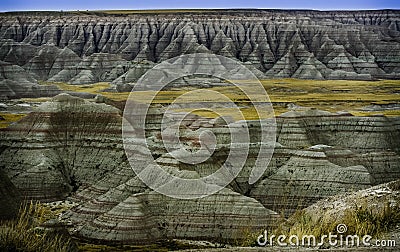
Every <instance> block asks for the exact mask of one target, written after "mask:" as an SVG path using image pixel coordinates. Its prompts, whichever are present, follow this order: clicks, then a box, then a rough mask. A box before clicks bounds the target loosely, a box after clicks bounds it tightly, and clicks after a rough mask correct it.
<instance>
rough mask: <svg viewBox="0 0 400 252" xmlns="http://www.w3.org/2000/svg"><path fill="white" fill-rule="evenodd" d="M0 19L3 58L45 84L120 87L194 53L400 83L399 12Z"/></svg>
mask: <svg viewBox="0 0 400 252" xmlns="http://www.w3.org/2000/svg"><path fill="white" fill-rule="evenodd" d="M0 20H1V26H0V60H3V61H6V62H10V63H12V64H15V65H19V66H22V67H24V68H25V69H26V70H28V71H30V72H32V73H33V74H35V75H36V77H37V79H39V80H47V79H50V80H51V81H66V82H70V83H92V82H97V81H113V80H116V79H118V78H119V77H122V76H124V75H130V73H129V70H130V69H131V66H129V64H128V65H127V62H124V61H123V60H122V59H124V60H125V61H135V62H141V61H143V60H146V61H151V62H160V61H163V60H165V59H168V58H171V57H175V56H178V55H181V54H185V53H195V52H209V53H216V54H220V55H223V56H226V57H231V58H236V59H238V60H240V61H242V62H247V63H248V64H251V66H252V67H254V68H256V69H258V70H260V71H261V72H263V73H264V74H265V76H266V77H268V78H276V77H295V78H310V79H338V78H340V79H371V78H398V77H399V72H400V63H399V59H398V57H397V55H399V54H400V30H399V29H400V28H399V27H400V25H399V23H400V12H399V11H395V10H382V11H359V12H348V11H331V12H319V11H281V10H247V11H246V10H225V11H212V10H210V11H208V12H201V13H185V12H181V13H179V14H173V13H170V14H168V13H163V14H151V13H149V14H134V15H133V14H132V15H128V14H126V15H123V14H120V15H110V14H106V13H96V12H87V13H79V15H78V14H72V13H68V12H67V13H57V12H54V13H51V12H46V13H40V12H39V13H33V14H30V13H5V14H2V15H1V16H0ZM107 55H108V56H107ZM111 55H115V56H111ZM94 62H97V66H104V67H105V69H104V71H103V74H98V73H95V72H93V69H94V66H93V63H94ZM63 70H65V71H67V72H65V71H63ZM139 72H140V71H139ZM57 74H58V75H57ZM128 79H129V78H128ZM135 79H137V78H133V79H130V80H131V81H134V80H135ZM121 80H122V79H119V82H121ZM126 82H128V81H126Z"/></svg>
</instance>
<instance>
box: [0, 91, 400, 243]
mask: <svg viewBox="0 0 400 252" xmlns="http://www.w3.org/2000/svg"><path fill="white" fill-rule="evenodd" d="M165 109H166V108H165V107H164V108H163V107H162V106H155V107H152V108H151V109H150V111H149V113H148V117H147V118H146V141H147V145H148V148H149V149H150V150H151V153H152V154H154V159H155V161H156V162H157V164H159V165H160V167H161V168H162V169H164V170H165V171H168V172H170V173H171V174H174V175H177V176H182V177H185V178H198V177H204V176H207V175H209V174H211V173H213V172H215V171H216V170H217V169H219V168H220V165H221V164H222V163H223V162H225V160H226V159H227V156H228V153H229V150H228V149H227V147H226V145H227V143H229V142H230V137H229V136H230V128H229V127H228V124H229V126H230V127H231V128H232V127H233V128H235V127H241V125H243V124H248V126H249V131H250V134H251V136H252V137H251V138H250V140H251V146H250V148H249V154H248V156H247V159H246V162H245V164H244V166H243V169H242V170H241V172H240V173H239V174H238V176H237V177H236V178H235V179H234V180H233V181H232V182H231V183H230V184H229V185H228V186H227V187H226V188H224V189H223V190H221V191H219V192H217V193H215V194H213V195H211V196H208V197H204V198H201V199H192V200H178V199H174V198H170V197H166V196H164V195H161V194H159V193H157V192H155V191H153V190H152V189H150V188H149V187H148V186H147V185H145V184H144V183H143V182H142V181H141V180H140V178H139V177H138V176H136V175H135V173H134V171H133V170H132V168H131V167H130V165H129V163H128V157H127V156H126V154H125V153H126V152H127V153H129V152H130V151H137V152H139V153H141V148H140V147H141V145H143V142H142V141H137V142H135V141H133V142H132V143H131V144H130V145H129V148H128V149H124V147H123V141H122V138H121V120H122V117H121V116H120V114H119V111H118V110H117V109H116V108H114V107H112V106H109V105H105V104H101V103H100V104H95V103H93V102H90V101H88V100H84V99H82V98H77V97H73V96H70V95H67V94H61V95H58V96H56V97H54V98H53V99H52V100H51V101H48V102H46V103H43V104H42V105H41V106H39V107H38V109H37V110H35V112H32V113H31V114H29V115H28V116H27V117H25V118H24V119H23V120H21V121H19V122H17V123H15V124H13V125H11V126H9V127H8V128H6V129H4V130H2V131H1V132H0V133H1V134H0V139H1V150H2V152H1V153H0V169H1V170H2V171H4V172H5V175H7V176H8V177H9V178H10V181H11V182H12V183H13V184H14V185H15V187H16V188H17V189H18V190H19V191H20V193H21V195H22V196H23V197H24V198H27V199H35V200H40V201H43V202H46V201H54V200H62V199H65V198H68V199H69V200H71V201H72V202H74V204H75V203H76V207H74V208H73V209H71V210H70V211H68V212H67V213H66V214H65V215H63V220H64V221H65V223H68V225H70V226H71V227H72V228H71V230H70V231H71V233H72V234H73V235H74V236H75V237H78V238H81V239H84V240H89V241H97V242H102V243H118V244H121V243H122V244H148V243H153V242H155V241H157V240H160V239H174V238H178V239H195V240H197V239H205V240H232V239H236V238H241V236H243V229H250V230H260V229H263V228H265V227H274V225H276V224H277V223H278V222H277V218H279V217H280V216H279V215H278V213H284V214H285V217H287V216H289V215H290V214H291V213H293V212H294V211H295V210H298V209H302V208H305V207H308V206H310V205H311V204H313V203H315V202H317V201H318V200H320V199H323V198H326V197H329V196H334V195H338V194H341V193H348V192H351V191H355V190H360V189H365V188H368V187H371V186H372V185H377V184H381V183H385V182H388V181H391V180H394V179H398V178H400V158H399V142H398V139H399V138H400V120H399V118H398V117H391V118H388V117H384V116H375V117H355V116H351V115H349V114H336V113H330V112H326V111H320V110H316V109H308V110H304V111H290V112H287V113H284V114H282V115H281V116H279V117H277V118H276V123H277V132H276V141H277V142H276V144H275V149H274V152H273V155H272V159H271V162H269V164H268V166H267V167H266V170H265V172H264V173H263V175H262V177H261V178H260V180H259V181H257V183H255V184H252V185H250V184H249V183H248V179H249V176H250V172H251V170H252V169H253V167H254V164H255V162H256V161H255V160H256V159H257V158H258V154H259V147H260V145H259V144H260V143H259V141H260V140H259V137H258V136H259V135H260V134H261V129H260V122H259V121H257V120H254V121H237V122H229V121H228V120H225V119H223V118H221V117H220V118H217V119H215V118H213V119H211V118H205V117H201V116H198V115H194V114H193V115H191V116H189V117H188V118H187V119H185V121H184V122H183V125H184V127H182V128H181V129H180V139H181V140H182V141H183V143H184V146H185V148H186V149H187V150H188V151H190V152H194V151H195V150H198V144H199V141H200V134H198V133H199V132H197V133H196V131H198V130H201V129H204V128H206V129H207V130H210V131H212V132H214V133H215V135H216V139H217V145H216V149H215V151H214V154H213V156H212V157H211V158H210V159H208V160H207V161H205V162H203V163H201V164H197V165H195V167H193V166H191V165H189V164H186V163H183V162H179V161H178V160H176V159H175V158H174V157H173V156H172V155H170V154H169V153H167V151H166V149H165V147H164V144H165V142H163V141H164V140H165V141H168V139H172V138H170V137H169V135H168V134H167V133H168V132H166V135H165V139H164V140H163V139H161V138H160V132H161V129H160V123H161V120H162V119H163V115H164V113H165ZM171 116H172V115H171ZM266 120H270V119H266ZM171 141H172V140H171ZM264 144H266V145H267V146H268V143H264ZM269 146H270V145H269ZM143 155H144V154H143ZM143 157H145V156H143ZM138 160H140V158H139V159H138ZM138 163H140V162H139V161H138ZM191 189H193V188H190V190H191ZM190 190H188V193H190ZM183 193H184V192H183ZM281 217H282V216H281Z"/></svg>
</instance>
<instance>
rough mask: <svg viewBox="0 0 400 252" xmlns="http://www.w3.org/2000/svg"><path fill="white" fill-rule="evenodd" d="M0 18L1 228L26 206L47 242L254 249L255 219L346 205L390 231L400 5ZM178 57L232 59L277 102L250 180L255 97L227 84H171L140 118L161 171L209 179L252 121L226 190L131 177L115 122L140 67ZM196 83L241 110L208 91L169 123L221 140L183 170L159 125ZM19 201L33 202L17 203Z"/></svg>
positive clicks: (268, 224) (353, 228) (399, 125)
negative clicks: (154, 184)
mask: <svg viewBox="0 0 400 252" xmlns="http://www.w3.org/2000/svg"><path fill="white" fill-rule="evenodd" d="M0 20H1V21H0V69H1V71H0V99H1V100H0V127H1V129H0V138H1V142H0V180H1V183H0V188H1V190H0V193H1V197H0V201H1V202H0V215H1V218H2V219H4V221H2V222H1V223H2V228H1V232H0V233H1V234H2V238H3V237H6V235H4V234H5V233H7V232H11V231H10V230H11V229H13V228H17V227H16V226H14V227H11V225H10V223H13V222H17V221H18V220H16V219H15V218H20V219H21V218H27V219H28V220H29V223H31V224H29V225H33V226H29V225H28V224H26V225H28V226H29V227H30V229H29V230H34V234H35V237H44V238H43V239H42V242H43V243H45V242H54V239H53V240H52V238H51V237H53V238H54V237H56V238H57V239H59V240H63V239H66V240H68V242H65V244H68V249H70V250H74V249H77V250H78V249H80V250H85V249H89V248H92V247H93V248H96V246H98V247H101V248H103V249H107V248H114V249H117V248H118V249H121V248H126V247H124V246H130V247H129V248H131V249H134V248H136V249H144V248H147V249H150V250H151V249H154V250H155V249H161V248H165V247H166V248H171V246H176V247H179V246H183V247H185V246H186V248H199V247H207V246H211V247H212V246H221V247H229V246H250V245H254V244H255V238H254V239H253V238H251V237H257V234H258V233H259V232H260V230H261V231H262V230H264V229H268V230H275V231H276V232H278V231H279V232H283V233H285V232H286V233H290V232H291V233H292V234H293V233H296V230H295V229H294V228H293V227H296V226H297V227H298V226H299V225H300V224H299V223H300V222H301V221H303V222H301V223H303V224H304V226H307V225H308V226H307V227H309V229H307V230H309V231H310V232H314V231H315V229H316V228H323V227H322V226H323V225H322V224H321V223H325V222H324V221H326V223H327V224H326V225H325V226H324V228H326V229H322V230H323V231H327V232H329V231H332V232H334V230H335V224H337V223H341V222H342V221H346V220H349V219H350V218H348V219H345V218H346V216H353V217H354V216H355V217H354V218H353V219H355V220H359V221H353V222H345V224H347V225H348V228H349V232H353V233H360V232H362V231H360V230H361V229H359V228H361V226H362V227H365V228H366V230H368V232H369V231H371V232H373V235H376V236H377V237H378V236H379V235H387V234H390V233H391V232H392V233H393V232H394V235H392V236H394V237H395V238H394V239H398V234H399V233H400V231H399V223H400V217H399V214H398V212H399V209H400V202H399V196H400V194H399V187H400V186H399V182H398V180H399V179H400V117H399V116H400V95H399V94H400V81H399V77H400V11H397V10H376V11H375V10H371V11H327V12H322V11H303V10H292V11H291V10H286V11H285V10H176V11H103V12H92V11H76V12H18V13H17V12H15V13H1V14H0ZM190 53H206V55H209V56H205V57H207V59H212V60H214V61H215V60H218V59H217V58H216V57H215V56H213V55H214V54H216V55H222V56H225V57H228V58H231V59H233V60H236V61H238V62H240V63H242V64H243V65H244V66H246V67H247V68H248V69H249V70H250V71H252V72H253V73H254V74H255V76H257V77H258V78H259V79H260V81H261V83H262V85H263V87H264V88H265V90H266V91H267V92H268V94H269V97H270V99H271V102H272V105H273V108H274V111H275V112H274V113H275V115H274V116H273V117H272V119H274V120H275V121H276V143H275V148H274V151H273V155H272V158H271V161H270V162H269V164H268V167H266V170H265V172H264V174H263V175H262V176H261V178H260V179H259V180H258V181H257V182H256V183H254V184H251V185H250V184H249V183H248V179H249V174H250V171H251V170H252V167H253V166H254V164H255V162H256V159H257V156H258V153H259V146H260V144H263V143H260V141H261V140H260V134H261V129H260V123H259V118H258V116H257V115H255V113H254V108H252V106H251V103H250V102H249V101H247V100H246V97H244V95H243V94H242V93H240V92H239V91H238V90H237V89H235V88H232V86H231V85H230V84H229V81H227V80H221V79H218V78H216V77H212V76H192V77H184V78H181V79H178V80H176V81H174V82H173V83H172V84H171V85H170V86H167V87H166V88H165V90H162V91H161V92H160V93H159V94H158V96H157V97H156V99H155V100H154V101H153V103H152V105H151V107H150V110H149V112H148V115H147V118H146V124H145V125H146V139H147V145H148V148H149V149H150V150H151V153H152V155H153V158H154V159H155V160H156V162H157V163H158V164H159V165H160V167H162V168H163V169H165V170H166V171H168V172H170V173H172V174H181V175H182V176H186V177H189V178H197V177H201V176H207V175H209V174H211V173H213V172H214V171H216V170H217V169H218V168H219V167H220V165H221V164H223V162H224V161H225V160H226V158H227V155H228V154H229V149H227V148H226V146H227V144H229V139H230V138H229V127H230V125H235V124H236V125H237V124H240V123H242V124H243V123H245V124H248V126H249V131H250V136H251V137H250V139H251V147H250V149H249V155H248V157H247V160H246V162H245V165H244V167H243V170H242V171H241V172H240V173H239V175H238V176H237V177H236V178H235V179H234V180H233V181H232V182H231V183H230V184H229V185H228V186H227V187H226V188H224V189H223V190H221V191H219V192H217V193H215V194H213V195H211V196H208V197H204V198H200V199H193V200H181V199H174V198H170V197H167V196H164V195H162V194H159V193H157V192H155V191H153V190H152V189H150V188H149V187H147V186H146V185H145V184H144V183H143V182H142V181H141V180H140V179H139V178H138V177H137V176H136V174H135V173H134V172H133V170H132V168H131V166H130V164H129V161H128V158H127V156H126V153H125V150H124V146H123V141H122V133H121V131H122V117H123V110H124V106H125V102H126V100H127V97H128V94H129V91H130V90H131V89H132V87H134V86H135V84H136V83H137V81H138V80H139V78H140V77H141V76H142V75H143V74H145V73H146V71H148V70H149V69H151V68H152V67H153V66H155V65H157V64H158V63H160V62H163V61H164V60H167V59H171V58H173V57H176V56H179V55H184V54H190ZM203 55H205V54H203ZM204 60H205V61H206V59H204ZM181 64H182V65H181V67H182V69H184V70H188V71H191V69H193V68H195V67H196V66H195V65H194V64H190V62H186V63H181ZM209 67H210V68H212V66H209ZM166 74H171V73H166ZM195 89H205V90H206V89H207V90H213V91H218V92H224V93H225V94H226V95H227V97H229V98H230V99H231V100H232V101H233V102H234V103H235V104H236V105H238V106H239V107H240V109H241V111H242V112H243V114H244V116H245V118H246V120H245V121H237V119H236V118H235V117H234V116H232V115H230V112H231V109H232V108H231V107H229V106H226V107H223V105H222V108H217V107H215V110H216V112H218V113H220V115H223V116H218V115H217V114H216V113H212V112H209V111H208V110H206V109H207V108H208V107H207V104H206V103H204V104H205V107H204V109H199V110H197V111H194V112H193V113H192V114H190V115H189V116H187V117H186V119H185V120H184V122H183V124H184V125H181V127H180V132H179V133H180V140H181V142H182V143H183V144H184V145H185V146H186V148H187V149H188V150H189V151H196V150H197V149H198V146H199V134H198V133H199V132H201V130H202V129H204V128H207V129H208V130H211V131H212V132H213V133H214V134H215V136H216V139H217V145H216V150H215V152H214V153H213V155H212V156H211V157H210V158H209V159H208V160H206V161H204V162H203V163H201V164H198V165H195V166H191V165H188V164H185V163H181V162H179V161H177V160H175V159H174V158H173V156H171V155H170V154H169V153H168V151H167V150H166V149H165V147H164V145H163V141H162V138H161V137H160V136H161V134H160V133H161V129H160V124H161V120H162V118H163V115H164V112H165V111H166V110H167V108H168V107H169V105H170V104H171V103H172V102H173V101H174V99H175V98H176V97H178V96H179V95H181V94H183V93H184V92H185V91H188V90H195ZM200 98H201V97H200ZM173 109H176V114H179V113H182V112H184V111H185V109H186V108H185V107H184V105H179V104H178V105H175V107H173ZM170 119H171V118H170ZM172 119H173V118H172ZM172 119H171V120H172ZM272 119H271V118H269V119H268V120H272ZM257 146H258V147H257ZM20 204H22V205H28V206H31V208H33V210H32V209H31V210H32V211H30V210H26V209H25V211H20V210H19V209H20ZM360 209H361V210H360ZM362 211H363V212H362ZM21 212H22V217H21ZM328 212H329V213H330V214H329V216H330V222H328V221H327V219H329V218H328V217H327V216H328V214H325V213H328ZM24 213H25V215H24ZM332 213H334V214H332ZM362 213H364V215H362ZM367 213H368V214H367ZM293 214H294V215H293ZM351 214H353V215H351ZM18 216H19V217H18ZM38 216H39V217H38ZM299 216H300V217H299ZM307 216H313V218H306V217H307ZM318 216H319V217H318ZM360 216H361V217H363V218H361V217H360ZM13 218H14V219H13ZM316 218H317V219H316ZM318 218H319V219H318ZM341 218H342V219H341ZM357 218H358V219H357ZM5 220H7V221H5ZM305 220H307V221H305ZM376 220H382V221H380V222H379V223H376V222H374V221H376ZM384 220H387V222H384ZM27 223H28V222H27ZM313 223H314V224H315V223H317V224H316V225H314V226H313ZM382 223H383V224H382ZM20 226H22V228H23V226H24V225H20ZM20 226H18V227H20ZM371 226H377V227H379V228H380V229H378V228H377V229H376V230H375V229H373V228H371ZM299 230H300V229H299ZM304 230H305V229H303V231H304ZM299 232H300V231H299ZM304 232H305V231H304ZM23 233H26V235H27V236H28V237H29V234H30V232H23ZM31 233H32V232H31ZM255 234H256V235H255ZM392 236H390V237H392ZM8 237H9V236H8ZM32 237H33V236H32ZM249 237H250V238H249ZM396 237H397V238H396ZM25 238H26V237H25ZM25 238H23V237H20V238H18V239H25ZM16 239H17V238H16ZM18 239H17V240H18ZM28 239H31V238H28ZM246 239H247V240H246ZM32 241H34V239H33V238H32ZM199 241H203V242H199ZM249 241H250V242H249ZM246 242H247V243H246ZM7 244H8V243H7V241H6V240H5V241H4V242H2V244H1V246H6V245H7ZM17 244H19V245H21V244H23V242H21V243H17ZM171 244H172V245H171ZM399 245H400V244H399ZM7 246H8V245H7ZM21 246H22V245H21ZM32 246H33V245H32ZM43 246H45V245H43ZM168 246H170V247H168ZM325 248H329V246H328V245H327V246H325ZM112 250H113V249H111V251H112Z"/></svg>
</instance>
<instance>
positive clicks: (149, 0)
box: [0, 0, 400, 11]
mask: <svg viewBox="0 0 400 252" xmlns="http://www.w3.org/2000/svg"><path fill="white" fill-rule="evenodd" d="M190 8H192V9H205V8H218V9H220V8H263V9H264V8H265V9H315V10H359V9H400V1H399V0H354V1H352V0H317V1H310V0H272V1H270V0H202V1H190V0H164V1H162V0H97V1H96V0H89V1H84V0H63V1H57V0H32V1H29V0H25V1H23V0H1V2H0V11H15V10H87V9H88V10H110V9H190Z"/></svg>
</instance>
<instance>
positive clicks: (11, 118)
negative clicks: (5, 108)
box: [0, 113, 26, 128]
mask: <svg viewBox="0 0 400 252" xmlns="http://www.w3.org/2000/svg"><path fill="white" fill-rule="evenodd" d="M0 116H1V117H3V118H4V120H0V128H6V127H8V125H10V124H11V123H13V122H17V121H19V120H21V119H22V118H23V117H24V116H26V114H12V113H0Z"/></svg>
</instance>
